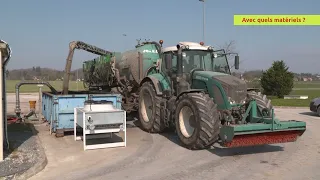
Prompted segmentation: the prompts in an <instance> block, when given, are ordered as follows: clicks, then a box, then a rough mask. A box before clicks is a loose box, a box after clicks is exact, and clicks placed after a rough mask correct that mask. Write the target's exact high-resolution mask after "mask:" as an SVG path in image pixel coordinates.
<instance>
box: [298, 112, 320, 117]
mask: <svg viewBox="0 0 320 180" xmlns="http://www.w3.org/2000/svg"><path fill="white" fill-rule="evenodd" d="M299 114H301V115H307V116H314V117H319V116H318V115H317V113H315V112H301V113H299Z"/></svg>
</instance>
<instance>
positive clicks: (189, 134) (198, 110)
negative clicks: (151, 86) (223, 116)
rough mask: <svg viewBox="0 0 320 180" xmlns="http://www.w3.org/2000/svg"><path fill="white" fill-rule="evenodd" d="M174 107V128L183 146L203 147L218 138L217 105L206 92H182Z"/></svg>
mask: <svg viewBox="0 0 320 180" xmlns="http://www.w3.org/2000/svg"><path fill="white" fill-rule="evenodd" d="M176 107H177V108H176V113H175V124H176V130H177V134H178V136H179V139H180V141H181V142H182V143H183V145H184V146H185V147H187V148H188V149H194V150H195V149H205V148H208V147H209V146H211V145H212V144H213V143H215V141H217V140H218V138H219V130H220V124H221V123H220V119H219V114H218V110H217V105H216V104H215V103H214V102H213V100H212V99H211V98H210V97H209V96H208V95H207V94H205V93H186V94H183V95H182V96H180V98H179V99H178V102H177V106H176Z"/></svg>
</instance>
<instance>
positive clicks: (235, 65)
mask: <svg viewBox="0 0 320 180" xmlns="http://www.w3.org/2000/svg"><path fill="white" fill-rule="evenodd" d="M239 64H240V61H239V56H238V55H236V56H235V57H234V68H235V69H239Z"/></svg>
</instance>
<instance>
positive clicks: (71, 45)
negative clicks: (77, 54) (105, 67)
mask: <svg viewBox="0 0 320 180" xmlns="http://www.w3.org/2000/svg"><path fill="white" fill-rule="evenodd" d="M75 49H82V50H85V51H87V52H91V53H93V54H97V55H100V56H101V55H108V54H112V53H111V52H109V51H106V50H104V49H101V48H98V47H96V46H93V45H90V44H87V43H84V42H82V41H72V42H70V43H69V54H68V57H67V62H66V67H65V71H64V72H65V73H64V77H63V89H62V94H65V95H66V94H68V91H69V78H70V71H71V65H72V59H73V54H74V50H75Z"/></svg>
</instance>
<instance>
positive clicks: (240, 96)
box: [213, 75, 247, 103]
mask: <svg viewBox="0 0 320 180" xmlns="http://www.w3.org/2000/svg"><path fill="white" fill-rule="evenodd" d="M213 78H214V79H216V80H217V81H218V82H220V83H221V86H222V87H223V89H224V91H225V93H226V95H227V97H231V99H232V100H234V101H236V103H240V102H241V101H243V100H244V99H245V98H246V95H247V84H246V83H245V82H244V81H243V80H241V79H239V78H237V77H234V76H231V75H223V76H213Z"/></svg>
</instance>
